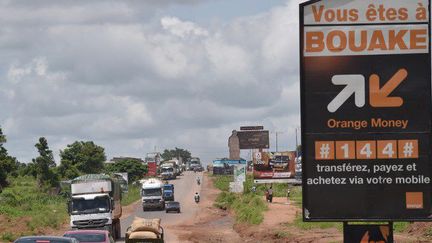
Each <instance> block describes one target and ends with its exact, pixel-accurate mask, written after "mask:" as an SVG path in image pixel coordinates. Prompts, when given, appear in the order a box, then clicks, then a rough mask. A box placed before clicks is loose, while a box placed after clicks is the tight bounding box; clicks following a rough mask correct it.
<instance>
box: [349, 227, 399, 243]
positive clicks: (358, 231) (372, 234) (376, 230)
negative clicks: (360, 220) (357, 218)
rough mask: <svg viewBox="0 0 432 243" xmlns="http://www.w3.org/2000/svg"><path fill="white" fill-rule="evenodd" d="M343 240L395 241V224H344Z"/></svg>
mask: <svg viewBox="0 0 432 243" xmlns="http://www.w3.org/2000/svg"><path fill="white" fill-rule="evenodd" d="M343 242H344V243H362V242H381V243H390V242H393V224H392V223H390V224H384V225H383V224H351V225H350V224H344V241H343Z"/></svg>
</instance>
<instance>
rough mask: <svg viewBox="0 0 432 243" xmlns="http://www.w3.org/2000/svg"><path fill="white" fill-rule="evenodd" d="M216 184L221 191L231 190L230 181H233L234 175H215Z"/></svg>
mask: <svg viewBox="0 0 432 243" xmlns="http://www.w3.org/2000/svg"><path fill="white" fill-rule="evenodd" d="M213 177H214V178H215V180H214V186H215V187H216V188H217V189H219V190H221V191H228V190H229V183H230V182H232V181H233V176H232V175H221V176H213Z"/></svg>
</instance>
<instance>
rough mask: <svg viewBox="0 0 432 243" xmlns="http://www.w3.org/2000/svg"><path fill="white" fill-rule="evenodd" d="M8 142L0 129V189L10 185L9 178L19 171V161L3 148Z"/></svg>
mask: <svg viewBox="0 0 432 243" xmlns="http://www.w3.org/2000/svg"><path fill="white" fill-rule="evenodd" d="M6 142H7V139H6V136H5V135H4V134H3V131H2V129H1V127H0V189H1V188H2V187H4V186H7V185H8V182H7V180H6V179H7V176H8V175H9V174H11V173H16V171H17V169H18V161H17V159H16V158H15V157H12V156H9V155H8V151H7V149H6V148H5V147H4V146H3V144H5V143H6Z"/></svg>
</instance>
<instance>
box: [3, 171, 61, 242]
mask: <svg viewBox="0 0 432 243" xmlns="http://www.w3.org/2000/svg"><path fill="white" fill-rule="evenodd" d="M66 201H67V199H66V198H64V197H61V196H57V195H54V196H53V195H48V194H47V193H44V192H42V191H41V190H40V188H38V186H37V183H36V180H35V179H34V178H32V177H18V178H13V179H12V180H11V185H10V186H9V187H7V188H5V189H4V191H3V192H2V193H1V194H0V214H1V215H3V216H5V217H6V218H10V219H11V220H12V222H23V221H22V220H19V219H20V218H26V220H25V223H24V222H23V223H22V224H24V225H23V226H24V227H26V228H27V232H28V233H29V234H31V233H33V232H34V231H36V230H37V229H44V228H54V229H58V228H59V227H60V226H61V225H62V224H63V223H65V222H66V221H67V218H68V214H67V208H66ZM22 233H23V232H20V235H21V234H22ZM0 236H1V238H2V239H3V240H5V241H10V240H11V239H13V238H15V237H17V236H15V235H14V233H13V232H7V231H6V232H2V235H0Z"/></svg>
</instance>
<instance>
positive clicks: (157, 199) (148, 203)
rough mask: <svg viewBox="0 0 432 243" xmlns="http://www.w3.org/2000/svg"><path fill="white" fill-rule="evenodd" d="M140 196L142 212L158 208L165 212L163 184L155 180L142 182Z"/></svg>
mask: <svg viewBox="0 0 432 243" xmlns="http://www.w3.org/2000/svg"><path fill="white" fill-rule="evenodd" d="M141 183H142V187H141V196H142V207H143V211H145V210H146V209H154V208H158V209H161V210H165V200H164V199H163V185H164V184H163V183H162V181H161V180H159V179H157V178H150V179H147V180H142V181H141Z"/></svg>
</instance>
